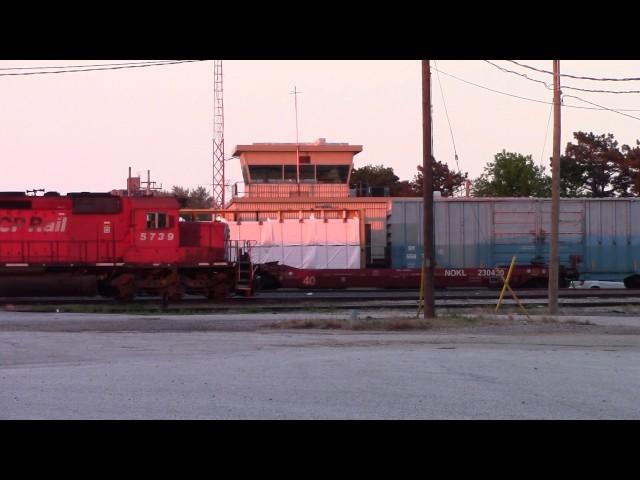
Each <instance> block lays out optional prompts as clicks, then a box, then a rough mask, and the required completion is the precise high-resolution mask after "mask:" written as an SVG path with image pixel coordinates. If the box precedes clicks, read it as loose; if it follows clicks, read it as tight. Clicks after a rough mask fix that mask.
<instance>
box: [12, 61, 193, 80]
mask: <svg viewBox="0 0 640 480" xmlns="http://www.w3.org/2000/svg"><path fill="white" fill-rule="evenodd" d="M203 61H205V60H176V61H171V62H163V63H146V64H140V65H123V66H119V67H100V68H82V69H77V70H54V71H50V72H42V71H38V72H17V73H0V77H7V76H20V75H49V74H56V73H77V72H95V71H99V70H120V69H124V68H146V67H161V66H165V65H177V64H180V63H191V62H203Z"/></svg>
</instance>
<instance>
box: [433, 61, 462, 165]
mask: <svg viewBox="0 0 640 480" xmlns="http://www.w3.org/2000/svg"><path fill="white" fill-rule="evenodd" d="M433 65H434V66H435V67H436V75H437V77H438V86H439V87H440V95H441V96H442V104H443V105H444V113H445V115H446V117H447V123H448V124H449V132H450V133H451V143H453V154H454V158H455V160H456V168H457V169H458V173H460V165H459V164H458V151H457V150H456V141H455V139H454V138H453V128H451V120H449V112H448V111H447V102H446V101H445V99H444V91H443V90H442V81H441V80H440V72H439V71H438V70H437V67H438V63H437V62H436V61H435V60H434V61H433Z"/></svg>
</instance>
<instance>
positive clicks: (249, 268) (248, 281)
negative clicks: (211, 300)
mask: <svg viewBox="0 0 640 480" xmlns="http://www.w3.org/2000/svg"><path fill="white" fill-rule="evenodd" d="M252 291H253V264H252V263H251V255H250V254H249V248H248V246H245V248H242V249H240V251H239V254H238V268H237V269H236V292H238V293H242V294H244V295H245V296H249V295H251V294H252Z"/></svg>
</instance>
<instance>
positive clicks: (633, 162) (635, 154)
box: [622, 140, 640, 195]
mask: <svg viewBox="0 0 640 480" xmlns="http://www.w3.org/2000/svg"><path fill="white" fill-rule="evenodd" d="M622 154H623V155H624V159H625V166H626V168H628V169H629V173H630V183H631V192H632V193H633V194H634V195H640V141H639V140H636V146H635V147H630V146H629V145H623V146H622Z"/></svg>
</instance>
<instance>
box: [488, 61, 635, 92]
mask: <svg viewBox="0 0 640 480" xmlns="http://www.w3.org/2000/svg"><path fill="white" fill-rule="evenodd" d="M509 61H510V60H509ZM485 62H487V63H488V64H490V65H493V66H494V67H496V68H497V69H498V70H501V71H503V72H505V73H513V74H515V75H519V76H521V77H524V78H526V79H527V80H531V81H532V82H537V83H542V84H543V85H544V86H545V87H546V88H547V89H551V88H552V87H551V85H549V84H547V83H546V82H544V81H542V80H537V79H535V78H531V77H529V76H528V75H526V74H524V73H520V72H515V71H513V70H509V69H508V68H504V67H501V66H499V65H496V64H495V63H493V62H490V61H489V60H485ZM518 65H520V64H518ZM522 66H524V65H522ZM532 68H533V67H532ZM536 70H537V69H536ZM548 73H551V72H548ZM562 88H563V89H567V90H578V91H580V92H590V93H615V94H629V93H636V94H637V93H640V90H596V89H592V88H579V87H572V86H570V85H562Z"/></svg>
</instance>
